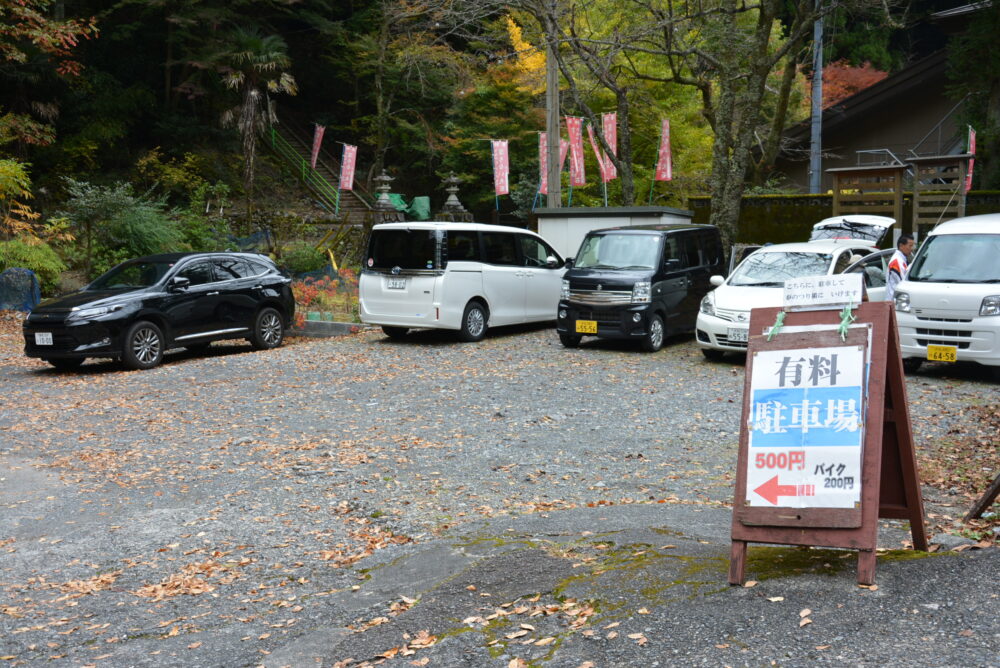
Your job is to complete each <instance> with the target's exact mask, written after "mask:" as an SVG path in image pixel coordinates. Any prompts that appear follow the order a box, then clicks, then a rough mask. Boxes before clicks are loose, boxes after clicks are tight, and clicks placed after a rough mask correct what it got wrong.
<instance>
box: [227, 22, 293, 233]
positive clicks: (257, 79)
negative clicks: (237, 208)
mask: <svg viewBox="0 0 1000 668" xmlns="http://www.w3.org/2000/svg"><path fill="white" fill-rule="evenodd" d="M291 64H292V60H291V58H289V56H288V45H287V44H286V43H285V40H283V39H282V38H281V37H279V36H278V35H266V36H265V35H262V34H261V33H260V31H259V30H257V29H256V28H252V27H245V26H238V27H236V28H234V29H232V30H231V31H229V32H228V33H227V34H226V42H225V47H224V48H223V49H222V50H221V51H220V52H218V55H217V61H216V66H217V68H218V70H219V71H220V72H221V73H222V81H223V83H224V84H225V85H226V87H227V88H229V89H231V90H236V91H239V94H240V102H239V104H237V105H236V106H235V107H233V108H231V109H229V110H227V111H226V112H225V113H223V114H222V124H223V125H225V126H234V125H235V126H236V129H237V130H238V131H239V133H240V139H241V141H242V145H243V160H244V167H243V187H244V190H245V191H246V197H247V215H248V217H249V216H250V214H251V213H252V208H253V206H252V205H253V184H254V165H255V162H256V160H257V139H258V137H259V136H260V135H261V134H263V133H264V132H265V131H266V130H267V128H268V127H269V126H270V125H271V124H272V123H274V122H275V120H276V117H275V114H274V107H273V103H272V101H271V98H270V94H272V93H287V94H288V95H295V93H296V92H297V90H298V89H297V87H296V84H295V79H294V77H292V75H291V74H289V73H288V72H287V69H288V68H289V66H290V65H291Z"/></svg>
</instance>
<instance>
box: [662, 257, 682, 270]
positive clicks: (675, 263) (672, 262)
mask: <svg viewBox="0 0 1000 668" xmlns="http://www.w3.org/2000/svg"><path fill="white" fill-rule="evenodd" d="M680 268H681V261H680V259H679V258H676V257H668V258H667V259H666V260H665V261H664V262H663V269H664V271H678V270H680Z"/></svg>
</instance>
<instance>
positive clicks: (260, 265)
mask: <svg viewBox="0 0 1000 668" xmlns="http://www.w3.org/2000/svg"><path fill="white" fill-rule="evenodd" d="M247 262H248V263H249V264H250V269H251V270H252V272H253V273H252V274H251V276H260V275H261V274H266V273H268V272H269V271H271V266H270V265H269V264H267V263H266V262H261V261H260V260H247Z"/></svg>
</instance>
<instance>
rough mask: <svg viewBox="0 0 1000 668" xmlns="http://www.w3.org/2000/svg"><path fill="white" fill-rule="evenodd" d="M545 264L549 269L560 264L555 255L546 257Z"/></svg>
mask: <svg viewBox="0 0 1000 668" xmlns="http://www.w3.org/2000/svg"><path fill="white" fill-rule="evenodd" d="M545 266H546V267H547V268H549V269H555V268H556V267H558V266H559V260H557V259H556V258H555V256H553V255H550V256H548V257H547V258H545Z"/></svg>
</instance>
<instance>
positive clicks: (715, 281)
mask: <svg viewBox="0 0 1000 668" xmlns="http://www.w3.org/2000/svg"><path fill="white" fill-rule="evenodd" d="M708 282H709V283H711V284H712V285H714V286H715V287H719V286H720V285H722V284H723V283H725V282H726V279H724V278H723V277H722V276H719V275H718V274H715V275H714V276H711V277H710V278H709V279H708Z"/></svg>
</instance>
